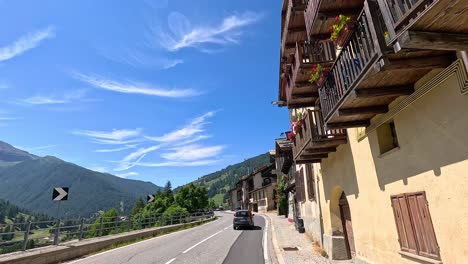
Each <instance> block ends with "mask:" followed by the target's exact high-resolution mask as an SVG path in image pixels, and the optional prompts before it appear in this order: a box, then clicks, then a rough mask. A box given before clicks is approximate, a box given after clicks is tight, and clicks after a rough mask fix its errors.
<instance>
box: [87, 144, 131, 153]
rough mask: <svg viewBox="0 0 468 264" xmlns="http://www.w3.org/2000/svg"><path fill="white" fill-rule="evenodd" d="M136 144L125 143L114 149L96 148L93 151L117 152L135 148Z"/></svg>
mask: <svg viewBox="0 0 468 264" xmlns="http://www.w3.org/2000/svg"><path fill="white" fill-rule="evenodd" d="M136 146H137V145H126V146H125V147H121V148H116V149H97V150H95V151H94V152H98V153H109V152H119V151H123V150H127V149H132V148H136Z"/></svg>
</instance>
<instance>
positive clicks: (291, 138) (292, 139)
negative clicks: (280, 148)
mask: <svg viewBox="0 0 468 264" xmlns="http://www.w3.org/2000/svg"><path fill="white" fill-rule="evenodd" d="M286 138H287V139H288V140H289V141H291V142H293V141H294V139H295V138H296V134H294V133H293V132H288V133H286Z"/></svg>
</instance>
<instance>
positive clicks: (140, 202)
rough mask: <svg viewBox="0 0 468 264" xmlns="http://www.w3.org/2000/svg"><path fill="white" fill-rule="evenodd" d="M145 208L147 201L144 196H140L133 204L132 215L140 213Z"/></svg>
mask: <svg viewBox="0 0 468 264" xmlns="http://www.w3.org/2000/svg"><path fill="white" fill-rule="evenodd" d="M143 208H145V202H144V201H143V198H140V199H138V200H137V201H136V202H135V205H133V208H132V215H136V214H138V213H139V212H140V211H141V210H142V209H143Z"/></svg>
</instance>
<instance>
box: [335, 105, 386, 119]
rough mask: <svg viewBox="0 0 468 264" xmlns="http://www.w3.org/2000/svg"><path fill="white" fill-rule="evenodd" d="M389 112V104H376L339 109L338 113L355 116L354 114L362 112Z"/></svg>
mask: <svg viewBox="0 0 468 264" xmlns="http://www.w3.org/2000/svg"><path fill="white" fill-rule="evenodd" d="M387 112H388V106H387V105H376V106H367V107H357V108H348V109H340V110H338V115H340V116H353V115H362V114H385V113H387Z"/></svg>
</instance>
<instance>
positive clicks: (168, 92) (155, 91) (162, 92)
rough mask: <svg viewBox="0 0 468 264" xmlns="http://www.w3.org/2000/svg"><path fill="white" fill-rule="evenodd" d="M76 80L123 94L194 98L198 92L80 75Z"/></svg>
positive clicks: (77, 74) (76, 74) (77, 75)
mask: <svg viewBox="0 0 468 264" xmlns="http://www.w3.org/2000/svg"><path fill="white" fill-rule="evenodd" d="M74 76H75V78H77V79H78V80H80V81H82V82H85V83H88V84H89V85H92V86H94V87H97V88H100V89H104V90H107V91H113V92H118V93H125V94H142V95H151V96H159V97H169V98H180V97H191V96H196V95H198V94H199V92H197V91H195V90H193V89H165V88H155V87H152V86H150V85H148V84H144V83H137V82H118V81H114V80H109V79H104V78H102V77H99V76H92V75H85V74H80V73H75V74H74Z"/></svg>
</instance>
